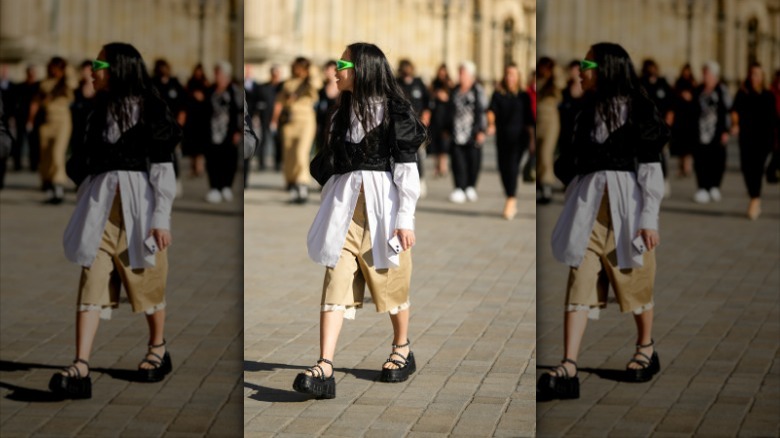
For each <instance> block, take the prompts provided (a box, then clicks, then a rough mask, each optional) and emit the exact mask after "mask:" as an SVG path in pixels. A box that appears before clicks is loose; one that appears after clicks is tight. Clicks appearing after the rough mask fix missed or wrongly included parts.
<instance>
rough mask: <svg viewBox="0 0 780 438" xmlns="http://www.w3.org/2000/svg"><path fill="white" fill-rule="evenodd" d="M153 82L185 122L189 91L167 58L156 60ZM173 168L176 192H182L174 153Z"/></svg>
mask: <svg viewBox="0 0 780 438" xmlns="http://www.w3.org/2000/svg"><path fill="white" fill-rule="evenodd" d="M152 84H153V85H154V88H155V89H157V92H158V93H159V94H160V97H162V99H163V100H164V101H165V103H167V104H168V108H170V109H171V111H172V112H173V114H174V116H175V117H176V119H177V120H178V122H179V124H180V125H183V124H184V117H185V116H184V114H183V113H184V104H185V102H186V100H185V99H186V97H187V93H186V92H185V91H184V87H182V85H181V82H179V80H178V79H176V77H175V76H172V75H171V65H170V64H168V61H166V60H165V59H158V60H156V61H155V62H154V73H153V75H152ZM173 170H174V171H175V172H176V192H177V194H180V193H181V183H180V182H179V175H180V173H179V156H178V154H176V155H174V159H173Z"/></svg>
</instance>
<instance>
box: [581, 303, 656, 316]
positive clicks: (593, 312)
mask: <svg viewBox="0 0 780 438" xmlns="http://www.w3.org/2000/svg"><path fill="white" fill-rule="evenodd" d="M654 306H655V303H654V302H652V301H651V302H649V303H648V304H645V305H644V306H640V307H637V308H636V309H633V310H632V311H631V312H632V313H633V314H634V315H641V314H642V313H644V312H646V311H648V310H650V309H652V308H653V307H654ZM580 310H587V311H588V319H594V320H596V319H599V315H600V314H601V308H600V307H599V306H588V305H586V304H567V305H566V311H567V312H577V311H580Z"/></svg>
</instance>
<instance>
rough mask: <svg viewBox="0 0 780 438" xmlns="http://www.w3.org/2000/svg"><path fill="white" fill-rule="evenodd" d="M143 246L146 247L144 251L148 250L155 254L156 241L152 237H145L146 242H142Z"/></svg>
mask: <svg viewBox="0 0 780 438" xmlns="http://www.w3.org/2000/svg"><path fill="white" fill-rule="evenodd" d="M144 245H146V249H147V250H149V252H150V253H152V254H156V253H157V249H158V248H157V240H156V239H155V238H154V236H149V237H147V238H146V240H144Z"/></svg>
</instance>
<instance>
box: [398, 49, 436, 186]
mask: <svg viewBox="0 0 780 438" xmlns="http://www.w3.org/2000/svg"><path fill="white" fill-rule="evenodd" d="M398 85H399V86H400V87H401V90H403V92H404V96H406V98H407V99H409V102H411V104H412V109H414V111H415V113H416V114H417V117H419V118H420V120H421V121H422V122H423V124H424V125H425V126H428V125H429V124H430V121H431V110H430V95H429V94H428V88H427V87H426V86H425V83H424V82H423V81H422V79H420V78H419V77H416V76H415V75H414V64H412V61H409V60H408V59H402V60H401V61H400V62H399V63H398ZM425 152H426V151H425V150H424V149H423V150H420V151H419V152H418V153H417V171H418V172H419V173H420V197H422V198H424V197H425V194H426V192H427V186H426V184H425V179H424V178H425V173H424V170H425V169H424V168H425V166H424V163H425Z"/></svg>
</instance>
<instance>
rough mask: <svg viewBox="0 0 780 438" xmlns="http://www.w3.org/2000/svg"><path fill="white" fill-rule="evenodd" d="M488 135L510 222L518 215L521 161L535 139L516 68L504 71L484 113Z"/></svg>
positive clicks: (505, 217) (506, 68)
mask: <svg viewBox="0 0 780 438" xmlns="http://www.w3.org/2000/svg"><path fill="white" fill-rule="evenodd" d="M487 120H488V133H489V134H492V133H494V132H495V134H496V148H497V150H498V155H497V158H498V171H499V172H500V173H501V183H502V184H503V186H504V194H505V195H506V203H505V205H504V213H503V216H504V219H507V220H510V219H512V218H514V217H515V215H516V214H517V199H516V197H515V194H516V192H517V178H518V176H519V174H520V159H521V158H522V156H523V153H524V152H525V150H526V149H527V148H528V145H529V141H530V139H532V138H534V134H533V127H534V119H533V114H532V113H531V99H530V98H529V97H528V94H526V93H525V92H523V91H521V90H520V73H519V71H518V69H517V64H514V63H510V64H507V66H506V67H504V77H503V79H501V83H499V84H498V87H497V89H496V91H495V92H494V93H493V97H492V99H491V100H490V106H489V107H488V112H487Z"/></svg>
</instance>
